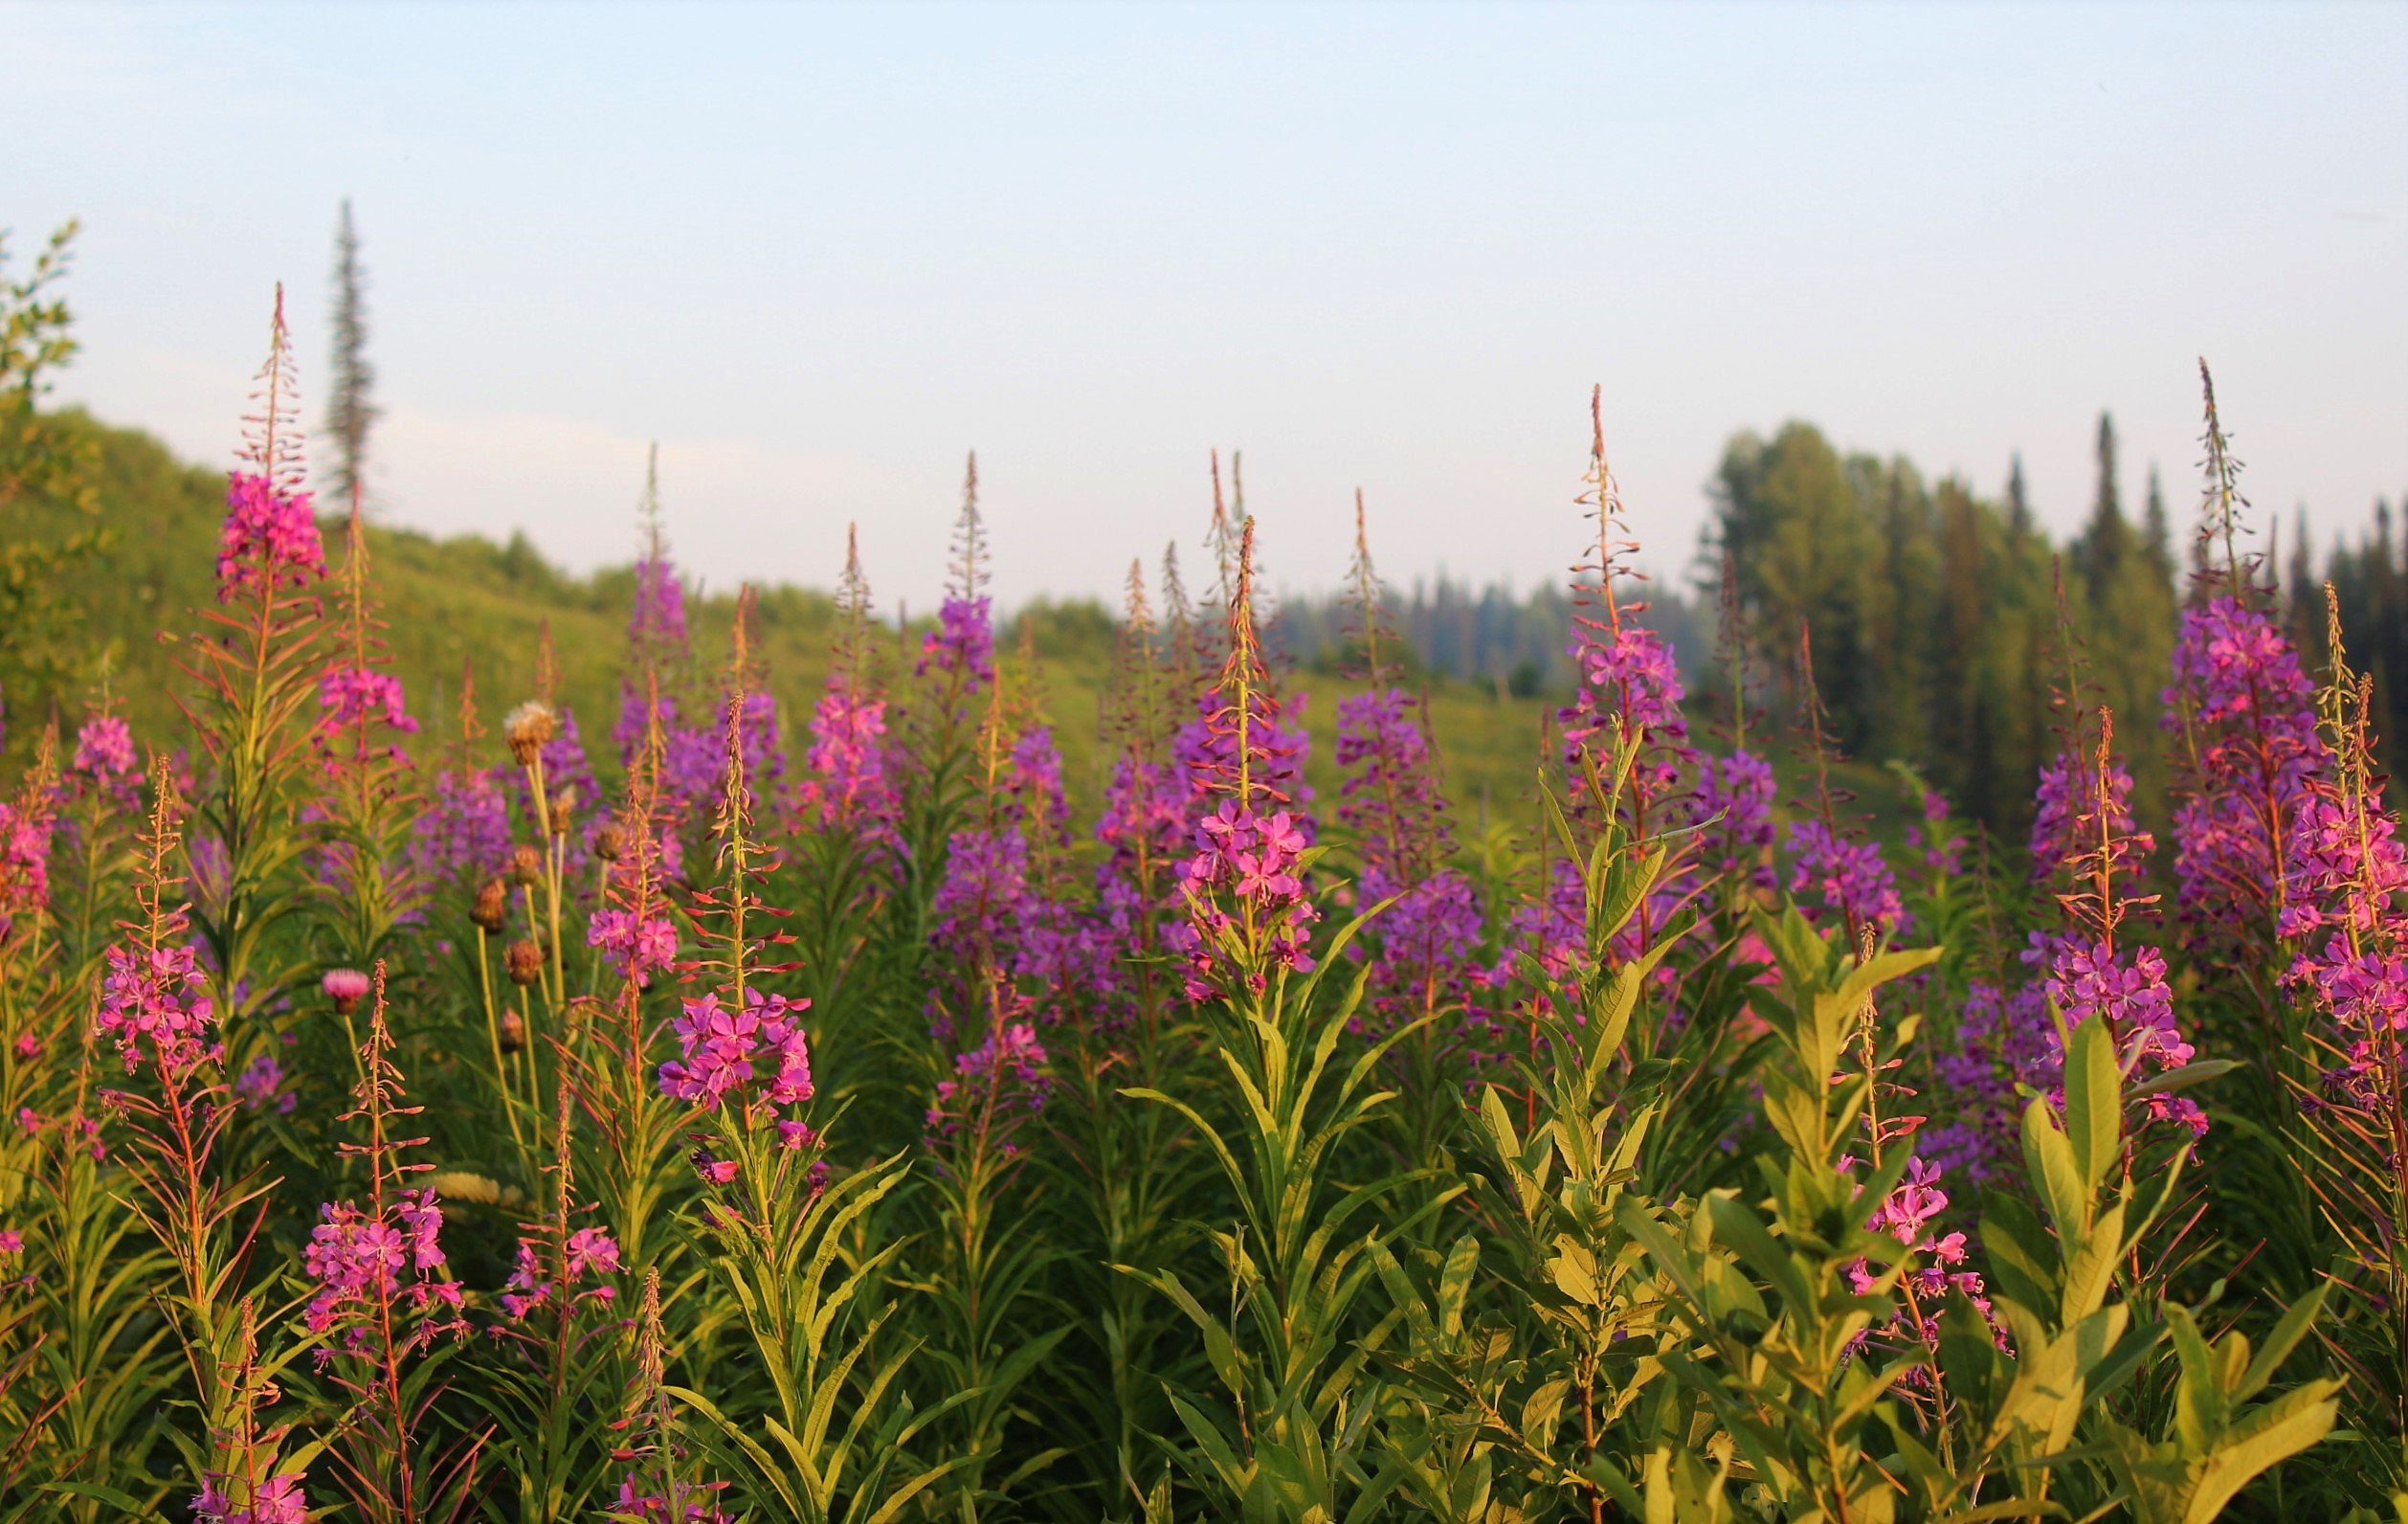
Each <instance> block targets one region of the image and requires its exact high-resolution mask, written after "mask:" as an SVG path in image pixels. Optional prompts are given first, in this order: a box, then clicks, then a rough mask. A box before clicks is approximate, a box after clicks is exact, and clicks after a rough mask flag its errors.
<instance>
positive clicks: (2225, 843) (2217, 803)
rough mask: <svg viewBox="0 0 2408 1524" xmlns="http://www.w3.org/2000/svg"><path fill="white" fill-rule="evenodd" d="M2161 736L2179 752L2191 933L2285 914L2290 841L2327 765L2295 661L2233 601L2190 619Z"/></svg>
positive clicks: (2180, 860) (2177, 817) (2180, 823)
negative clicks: (2171, 735) (2176, 737)
mask: <svg viewBox="0 0 2408 1524" xmlns="http://www.w3.org/2000/svg"><path fill="white" fill-rule="evenodd" d="M2312 694H2313V689H2312V687H2311V685H2310V684H2309V683H2308V676H2307V674H2306V673H2305V672H2304V671H2302V670H2301V668H2300V661H2299V653H2298V652H2297V651H2295V650H2294V649H2293V648H2292V646H2291V642H2290V641H2289V639H2286V638H2285V636H2284V635H2283V633H2282V631H2281V630H2279V629H2278V628H2276V626H2275V624H2274V621H2273V620H2272V619H2271V618H2270V617H2269V616H2266V615H2265V614H2263V613H2262V612H2260V611H2259V610H2257V609H2255V608H2252V607H2250V606H2248V605H2247V604H2245V603H2243V602H2242V601H2241V599H2240V598H2237V597H2235V596H2233V595H2231V594H2218V595H2216V596H2213V597H2210V598H2208V599H2206V600H2205V601H2204V602H2201V603H2197V604H2194V605H2193V606H2192V607H2190V608H2188V609H2186V610H2184V611H2183V615H2182V629H2181V635H2180V637H2179V639H2177V640H2176V641H2175V644H2174V684H2173V685H2172V686H2171V687H2169V688H2168V689H2167V690H2166V695H2165V705H2166V718H2165V724H2166V726H2167V728H2169V729H2173V730H2176V731H2178V732H2179V733H2181V734H2182V735H2183V737H2184V738H2185V739H2186V741H2187V743H2188V744H2187V747H2186V748H2184V749H2180V751H2179V752H2178V761H2179V762H2180V781H2179V785H2178V787H2177V790H2176V803H2175V806H2174V879H2175V883H2176V885H2177V892H2176V897H2175V904H2176V906H2177V908H2179V909H2180V910H2181V912H2182V913H2183V915H2184V917H2185V918H2186V919H2187V920H2189V921H2191V922H2192V923H2193V924H2195V925H2205V926H2220V927H2224V928H2228V929H2230V930H2241V929H2244V928H2246V927H2249V926H2252V925H2260V924H2262V923H2263V922H2264V921H2265V920H2266V918H2267V915H2268V912H2269V911H2272V912H2273V914H2274V916H2275V917H2277V918H2279V917H2280V916H2281V914H2282V913H2283V907H2284V901H2285V898H2286V895H2285V877H2284V874H2283V871H2282V870H2283V868H2284V866H2285V863H2286V860H2287V859H2288V857H2289V853H2288V851H2287V850H2286V847H2285V837H2286V835H2287V833H2288V831H2289V829H2290V822H2291V817H2292V815H2293V814H2294V813H2295V812H2296V811H2297V810H2298V808H2299V806H2300V804H2301V802H2302V801H2303V800H2304V799H2305V797H2306V796H2307V795H2308V789H2309V785H2310V784H2311V783H2312V782H2313V780H2314V779H2315V778H2316V777H2317V776H2319V775H2320V774H2321V773H2322V772H2323V771H2324V769H2325V767H2326V765H2327V763H2328V762H2329V761H2330V753H2329V751H2327V748H2326V746H2325V742H2324V739H2323V737H2322V736H2320V735H2319V734H2318V733H2317V729H2316V717H2315V711H2314V708H2313V706H2312V703H2311V699H2312Z"/></svg>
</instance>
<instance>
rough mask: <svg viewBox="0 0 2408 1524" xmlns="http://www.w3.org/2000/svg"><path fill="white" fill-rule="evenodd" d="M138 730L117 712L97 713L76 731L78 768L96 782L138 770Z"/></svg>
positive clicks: (76, 766) (76, 760)
mask: <svg viewBox="0 0 2408 1524" xmlns="http://www.w3.org/2000/svg"><path fill="white" fill-rule="evenodd" d="M135 766H136V763H135V760H134V732H133V729H132V728H131V727H129V726H128V725H126V723H125V722H124V720H123V719H122V718H121V717H119V716H117V715H114V714H96V715H93V716H92V717H91V718H90V719H87V720H85V721H84V722H83V725H82V726H81V728H78V730H77V731H76V758H75V768H76V771H77V772H78V773H83V774H84V775H85V776H87V777H90V778H92V779H94V780H96V781H101V782H105V781H109V780H112V779H116V778H123V777H127V776H130V775H131V774H132V773H133V772H134V770H135Z"/></svg>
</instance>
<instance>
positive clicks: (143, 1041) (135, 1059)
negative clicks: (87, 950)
mask: <svg viewBox="0 0 2408 1524" xmlns="http://www.w3.org/2000/svg"><path fill="white" fill-rule="evenodd" d="M208 989H209V975H207V974H206V973H205V972H204V971H203V970H202V968H201V965H200V955H199V951H198V950H197V949H196V948H194V947H193V946H192V945H191V944H190V943H186V944H183V945H181V946H173V947H161V948H157V949H153V950H149V951H145V950H144V949H142V948H139V947H131V946H127V945H125V944H123V943H121V944H119V945H117V946H115V947H112V948H110V949H109V951H108V963H107V971H106V972H105V973H104V974H103V975H101V978H100V1015H99V1018H98V1022H97V1024H98V1027H99V1030H100V1036H102V1037H104V1038H107V1039H109V1040H110V1041H112V1042H115V1043H116V1044H117V1050H118V1052H119V1053H120V1054H121V1055H123V1058H124V1060H125V1072H127V1073H128V1074H131V1073H132V1072H133V1071H134V1070H135V1069H136V1068H138V1067H140V1066H141V1065H143V1064H145V1062H147V1063H150V1064H154V1065H157V1066H158V1067H159V1068H160V1069H161V1071H162V1072H163V1073H164V1074H165V1075H167V1076H168V1077H170V1078H180V1077H181V1076H183V1075H184V1074H186V1073H189V1072H190V1070H191V1069H192V1067H193V1066H194V1065H198V1064H199V1063H200V1062H201V1061H202V1060H204V1059H214V1058H216V1057H217V1056H219V1054H220V1053H221V1052H222V1051H223V1049H222V1046H221V1044H219V1043H218V1042H217V1041H216V1036H215V1031H214V1027H215V1020H214V1015H215V1013H214V1011H213V1009H212V1005H211V1002H210V997H209V995H208V993H207V992H208Z"/></svg>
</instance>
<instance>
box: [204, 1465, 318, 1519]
mask: <svg viewBox="0 0 2408 1524" xmlns="http://www.w3.org/2000/svg"><path fill="white" fill-rule="evenodd" d="M227 1484H228V1478H226V1477H222V1476H212V1477H210V1478H208V1479H206V1480H205V1481H203V1482H202V1484H201V1490H200V1492H199V1494H198V1495H197V1496H195V1497H194V1498H193V1499H192V1524H309V1498H308V1495H307V1494H306V1493H304V1492H303V1491H302V1490H301V1473H300V1472H298V1471H284V1472H279V1473H278V1474H277V1475H275V1476H271V1477H269V1478H268V1479H267V1480H266V1481H264V1482H261V1483H259V1484H258V1485H257V1486H256V1487H255V1488H254V1489H253V1490H252V1493H251V1498H250V1501H249V1502H248V1503H247V1504H244V1505H242V1506H240V1507H237V1506H236V1505H235V1504H234V1501H233V1499H232V1498H231V1497H230V1496H229V1495H228V1493H227V1491H226V1487H227Z"/></svg>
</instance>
